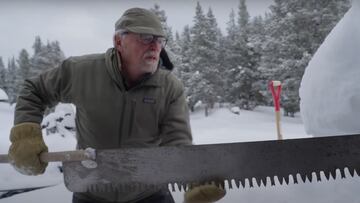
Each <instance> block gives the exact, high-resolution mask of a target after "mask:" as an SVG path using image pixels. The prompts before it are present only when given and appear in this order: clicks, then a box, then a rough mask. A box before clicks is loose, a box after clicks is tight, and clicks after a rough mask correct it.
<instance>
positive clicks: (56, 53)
mask: <svg viewBox="0 0 360 203" xmlns="http://www.w3.org/2000/svg"><path fill="white" fill-rule="evenodd" d="M39 42H41V39H40V37H36V39H35V43H34V46H33V48H34V55H33V56H32V57H31V59H30V64H31V71H30V74H29V75H30V76H29V77H34V76H37V75H39V74H40V73H42V72H44V71H46V70H49V69H51V68H55V67H57V66H59V65H60V63H61V62H62V61H63V60H64V59H65V55H64V53H63V51H62V50H61V48H60V44H59V42H58V41H54V42H50V41H48V42H47V44H46V45H42V43H39ZM39 44H40V45H41V47H39Z"/></svg>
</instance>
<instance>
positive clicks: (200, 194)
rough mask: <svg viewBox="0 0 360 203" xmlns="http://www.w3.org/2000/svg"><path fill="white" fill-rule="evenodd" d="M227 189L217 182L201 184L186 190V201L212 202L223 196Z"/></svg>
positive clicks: (190, 202) (186, 202) (187, 202)
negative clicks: (217, 184) (219, 185)
mask: <svg viewBox="0 0 360 203" xmlns="http://www.w3.org/2000/svg"><path fill="white" fill-rule="evenodd" d="M225 194H226V191H225V190H224V189H223V188H221V187H217V186H216V185H215V184H206V185H199V186H195V187H193V188H191V189H190V190H188V191H186V192H185V194H184V202H185V203H210V202H216V201H218V200H220V199H221V198H223V197H224V196H225Z"/></svg>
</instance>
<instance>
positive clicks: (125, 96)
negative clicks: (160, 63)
mask: <svg viewBox="0 0 360 203" xmlns="http://www.w3.org/2000/svg"><path fill="white" fill-rule="evenodd" d="M118 60H119V59H118V57H117V54H116V51H115V50H114V49H109V50H107V52H106V53H105V54H93V55H85V56H80V57H70V58H68V59H66V60H65V61H64V62H63V63H62V64H61V65H60V67H58V68H55V69H52V70H50V71H47V72H45V73H43V74H41V75H40V76H39V77H37V78H34V79H30V80H26V81H25V83H24V88H23V89H22V91H21V92H20V95H19V97H18V101H17V104H16V111H15V124H19V123H23V122H35V123H41V121H42V119H43V113H44V110H45V108H46V107H47V106H54V105H56V104H57V103H58V102H63V103H73V104H75V106H76V120H75V121H76V129H77V131H76V136H77V141H78V148H82V149H83V148H87V147H92V148H95V149H113V148H123V147H155V146H165V145H166V146H169V145H190V144H192V136H191V131H190V124H189V112H188V108H187V104H186V101H185V95H184V89H183V85H182V84H181V82H180V81H179V80H177V79H176V78H175V76H174V75H173V74H172V73H171V72H170V71H168V70H165V69H163V68H161V67H159V68H158V69H157V71H156V72H155V73H154V74H152V75H151V76H149V77H147V78H145V79H144V80H143V81H142V82H140V83H139V84H137V85H136V86H134V87H132V88H131V89H129V90H127V89H126V88H125V86H124V81H123V78H122V76H121V73H120V69H121V68H120V67H119V65H118V64H121V63H120V62H119V61H118ZM152 193H154V191H139V192H136V193H134V192H131V193H118V192H108V193H96V194H95V193H92V194H89V193H86V194H85V193H77V194H75V195H78V196H79V197H87V198H95V199H96V198H97V199H98V201H100V200H103V199H104V200H107V201H118V202H128V201H129V202H131V201H135V200H138V199H141V198H144V197H146V196H149V195H151V194H152Z"/></svg>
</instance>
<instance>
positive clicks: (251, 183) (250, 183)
mask: <svg viewBox="0 0 360 203" xmlns="http://www.w3.org/2000/svg"><path fill="white" fill-rule="evenodd" d="M249 185H250V187H251V188H252V187H254V184H253V179H252V178H251V179H249Z"/></svg>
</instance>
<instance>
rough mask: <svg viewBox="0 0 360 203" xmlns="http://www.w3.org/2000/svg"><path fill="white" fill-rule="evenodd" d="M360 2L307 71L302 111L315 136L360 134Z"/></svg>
mask: <svg viewBox="0 0 360 203" xmlns="http://www.w3.org/2000/svg"><path fill="white" fill-rule="evenodd" d="M359 53H360V1H359V0H354V1H353V5H352V8H351V9H350V10H349V11H348V12H347V13H346V14H345V16H344V17H343V19H342V20H341V21H340V22H339V23H338V24H337V25H336V26H335V28H334V29H333V30H332V31H331V33H330V34H329V35H328V36H327V38H326V39H325V41H324V43H323V44H322V45H321V46H320V47H319V49H318V50H317V52H316V53H315V55H314V56H313V58H312V60H311V61H310V62H309V64H308V67H307V68H306V70H305V74H304V76H303V79H302V82H301V87H300V98H301V102H300V109H301V114H302V118H303V121H304V125H305V129H306V132H307V133H309V134H313V135H314V136H324V135H341V134H355V133H360V125H359V115H360V85H359V78H360V57H359Z"/></svg>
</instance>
